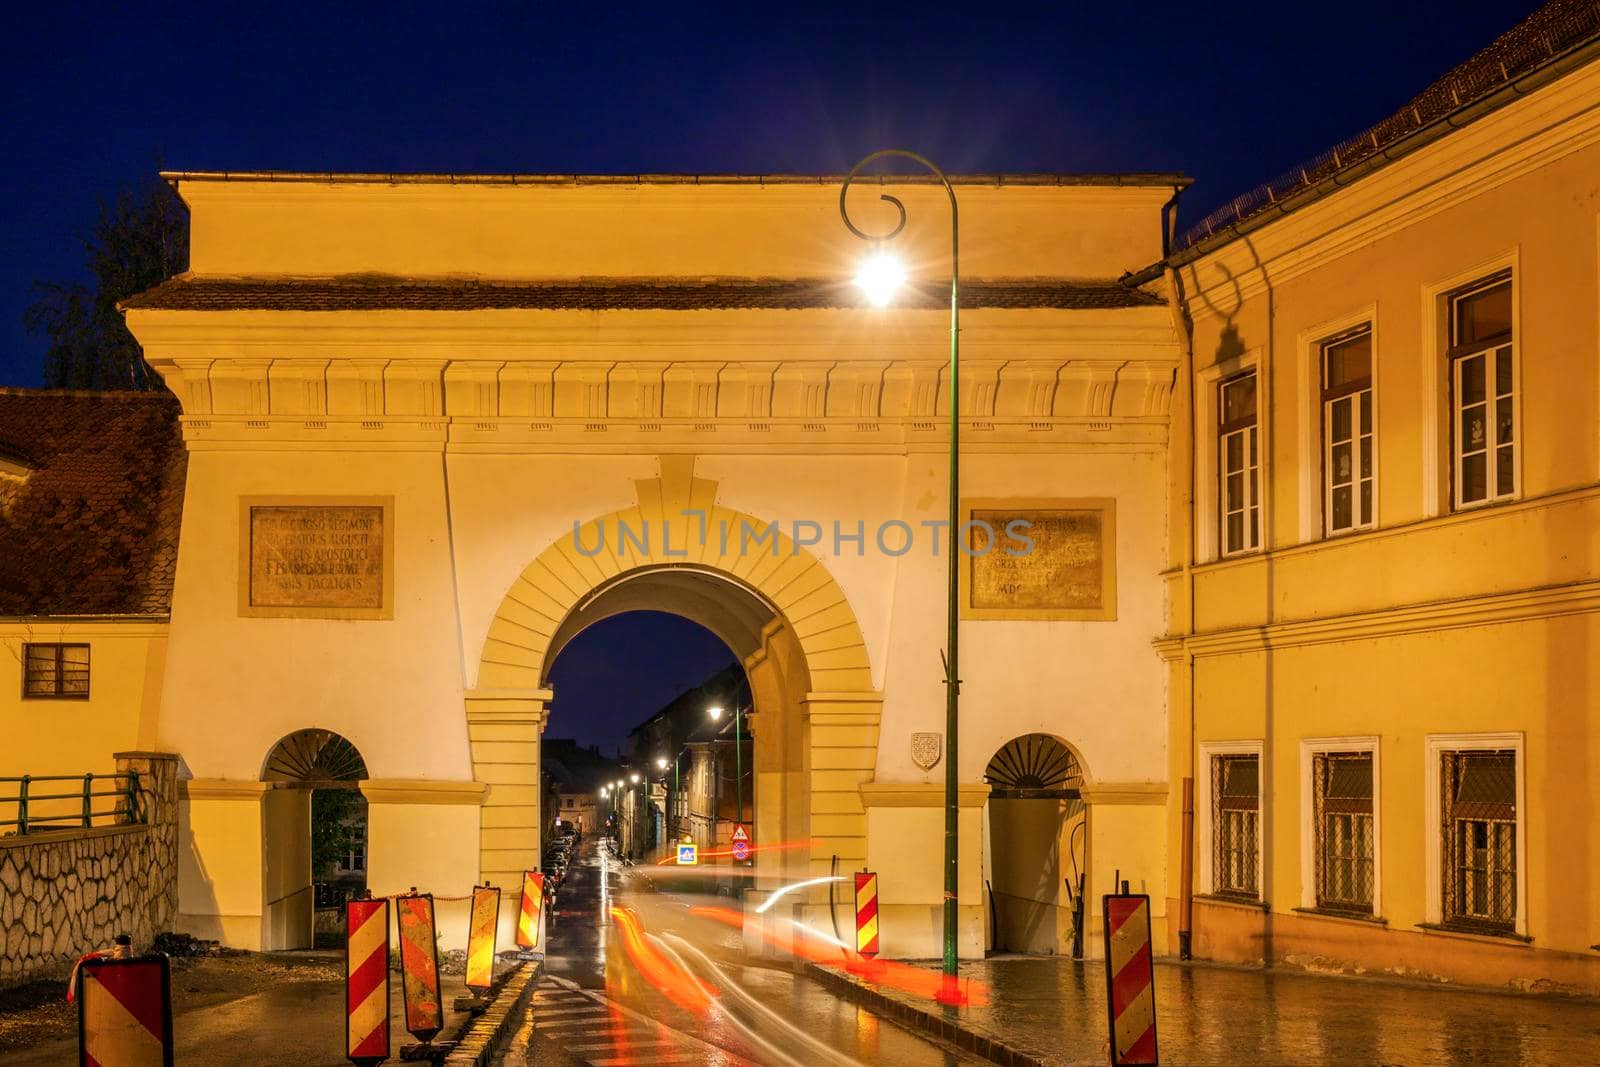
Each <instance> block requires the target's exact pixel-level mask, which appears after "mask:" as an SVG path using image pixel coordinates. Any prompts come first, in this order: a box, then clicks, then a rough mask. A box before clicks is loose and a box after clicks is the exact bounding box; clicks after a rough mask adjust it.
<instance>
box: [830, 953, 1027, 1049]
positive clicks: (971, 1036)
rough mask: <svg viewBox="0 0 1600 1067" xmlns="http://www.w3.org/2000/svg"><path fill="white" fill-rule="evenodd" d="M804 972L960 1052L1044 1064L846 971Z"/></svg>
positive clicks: (844, 995) (856, 1000)
mask: <svg viewBox="0 0 1600 1067" xmlns="http://www.w3.org/2000/svg"><path fill="white" fill-rule="evenodd" d="M805 975H806V977H807V978H810V979H812V980H813V981H815V982H816V983H817V984H818V985H821V986H823V987H824V988H826V989H828V990H830V991H832V992H833V993H835V994H837V995H839V996H843V997H845V998H847V999H849V1000H853V1001H855V1002H856V1003H858V1004H861V1005H864V1006H865V1007H868V1008H871V1009H872V1010H873V1011H874V1012H876V1013H877V1014H879V1015H886V1016H888V1017H889V1018H891V1019H894V1020H896V1021H898V1022H900V1023H904V1024H905V1025H906V1026H908V1027H910V1028H911V1029H913V1030H917V1031H920V1032H922V1033H925V1034H930V1035H932V1036H934V1037H937V1038H939V1039H941V1040H943V1041H945V1042H948V1043H949V1044H952V1045H954V1046H956V1047H957V1048H959V1049H961V1050H962V1051H963V1052H970V1053H972V1054H973V1055H974V1056H982V1057H983V1058H984V1059H986V1060H988V1061H989V1062H990V1063H999V1064H1004V1065H1005V1067H1046V1065H1045V1061H1044V1060H1043V1059H1042V1058H1041V1057H1040V1056H1038V1055H1037V1054H1035V1053H1032V1052H1028V1051H1026V1050H1025V1049H1020V1048H1016V1047H1014V1046H1012V1045H1007V1044H1005V1043H1004V1042H1001V1041H996V1040H995V1039H994V1038H992V1037H990V1036H988V1035H987V1034H981V1033H979V1032H978V1031H976V1030H973V1029H970V1028H968V1027H965V1026H962V1025H961V1023H960V1021H959V1020H957V1019H950V1018H946V1017H945V1016H944V1015H943V1014H942V1013H940V1012H938V1011H927V1010H925V1009H923V1008H918V1007H915V1006H913V1005H911V1004H907V1003H906V1002H905V1001H902V1000H896V999H895V998H894V997H891V996H887V995H885V994H883V993H880V992H879V991H878V990H876V989H874V988H872V986H870V985H867V984H866V983H865V982H858V981H856V980H855V979H854V978H851V977H850V976H849V975H847V974H840V973H839V972H838V971H835V970H831V969H829V968H827V967H819V966H817V965H816V964H815V963H807V964H806V965H805Z"/></svg>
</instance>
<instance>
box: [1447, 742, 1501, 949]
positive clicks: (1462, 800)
mask: <svg viewBox="0 0 1600 1067" xmlns="http://www.w3.org/2000/svg"><path fill="white" fill-rule="evenodd" d="M1440 758H1441V760H1442V761H1443V762H1442V763H1441V765H1440V768H1439V785H1440V791H1441V796H1440V802H1441V805H1440V813H1441V816H1442V818H1441V823H1442V825H1441V827H1440V832H1441V834H1442V836H1443V840H1442V841H1441V845H1442V855H1443V860H1444V862H1443V863H1442V864H1441V865H1440V866H1441V869H1442V872H1443V877H1442V878H1441V879H1440V886H1441V888H1442V889H1443V891H1444V901H1443V908H1442V909H1441V914H1442V916H1443V918H1444V922H1445V924H1446V925H1454V926H1460V927H1464V928H1467V929H1479V930H1483V931H1485V932H1488V933H1509V932H1511V931H1513V930H1515V928H1516V922H1517V758H1516V752H1515V751H1513V750H1510V749H1483V750H1469V751H1455V752H1443V753H1441V754H1440Z"/></svg>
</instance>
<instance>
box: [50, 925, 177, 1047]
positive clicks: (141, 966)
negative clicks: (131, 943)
mask: <svg viewBox="0 0 1600 1067" xmlns="http://www.w3.org/2000/svg"><path fill="white" fill-rule="evenodd" d="M124 951H126V949H124ZM75 983H76V984H75V986H74V992H75V994H76V999H77V1001H78V1063H79V1064H80V1065H82V1067H172V981H171V975H170V972H169V970H168V965H167V957H166V956H164V955H160V954H152V955H149V956H135V957H132V958H128V959H114V958H111V957H107V956H92V957H88V958H85V959H83V960H81V961H80V962H79V964H78V969H77V978H76V980H75Z"/></svg>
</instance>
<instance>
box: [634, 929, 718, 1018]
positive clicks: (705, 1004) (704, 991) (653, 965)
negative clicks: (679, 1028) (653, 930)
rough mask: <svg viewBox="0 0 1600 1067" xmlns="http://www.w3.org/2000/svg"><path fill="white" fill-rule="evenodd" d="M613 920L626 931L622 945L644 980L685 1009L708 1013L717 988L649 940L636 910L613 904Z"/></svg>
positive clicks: (697, 1012) (698, 1013) (701, 1013)
mask: <svg viewBox="0 0 1600 1067" xmlns="http://www.w3.org/2000/svg"><path fill="white" fill-rule="evenodd" d="M611 920H612V922H614V923H616V924H617V928H618V929H619V930H621V931H622V947H623V949H624V950H625V951H626V952H627V954H628V959H629V960H631V961H632V962H633V965H634V967H635V968H636V969H637V970H638V972H639V974H640V975H642V976H643V977H644V980H645V981H647V982H649V983H650V984H651V985H652V986H654V987H655V988H656V989H657V990H658V991H660V992H661V994H662V995H663V996H665V997H666V998H667V999H668V1000H670V1001H672V1002H673V1003H674V1004H676V1005H678V1007H680V1008H682V1009H684V1010H685V1011H689V1012H693V1013H694V1014H696V1015H705V1014H706V1013H707V1012H709V1011H710V1010H711V998H712V997H714V996H716V995H717V991H716V990H715V989H713V988H712V987H710V986H708V985H706V984H705V983H704V982H702V981H700V980H699V979H698V978H696V977H694V976H693V975H692V974H689V973H687V972H686V971H684V970H682V969H680V968H678V967H675V966H673V965H672V964H671V963H670V962H669V961H668V960H667V959H666V957H664V956H663V955H662V954H661V953H660V952H659V951H658V950H657V949H656V947H655V946H654V945H652V944H650V943H649V942H648V941H646V940H645V937H644V925H643V923H641V922H640V921H639V917H638V916H637V915H635V914H634V912H633V909H631V908H625V907H613V908H612V909H611Z"/></svg>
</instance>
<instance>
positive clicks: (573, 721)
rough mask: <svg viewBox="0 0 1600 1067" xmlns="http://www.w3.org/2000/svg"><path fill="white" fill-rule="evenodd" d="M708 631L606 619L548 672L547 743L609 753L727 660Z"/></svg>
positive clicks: (654, 615)
mask: <svg viewBox="0 0 1600 1067" xmlns="http://www.w3.org/2000/svg"><path fill="white" fill-rule="evenodd" d="M733 659H734V655H733V653H732V652H731V651H730V650H729V649H728V646H727V645H725V644H723V643H722V641H721V640H720V639H719V638H717V637H715V636H714V635H713V634H712V633H711V631H710V630H707V629H705V628H704V627H703V626H701V625H699V624H698V623H693V622H690V621H689V620H688V619H682V618H679V617H678V616H676V615H666V614H663V613H662V612H659V611H630V612H628V613H626V614H623V615H613V616H612V617H611V618H609V619H604V620H602V621H600V622H597V623H595V624H594V625H593V626H591V627H589V628H588V629H587V630H584V631H583V632H582V633H580V634H579V635H578V636H577V637H575V638H573V639H572V640H571V641H570V642H568V644H567V646H566V647H565V648H563V649H562V650H561V654H560V655H559V656H557V657H556V661H555V663H554V664H552V665H551V667H550V688H551V690H552V691H554V693H555V700H554V701H552V702H551V705H550V725H549V726H548V727H546V730H545V734H546V736H547V737H576V738H578V739H579V740H580V741H582V742H583V743H584V744H586V745H594V744H597V745H599V746H600V751H601V754H603V755H606V756H614V755H616V751H617V750H616V746H617V745H618V744H619V743H620V742H621V741H622V740H623V738H625V737H626V736H627V735H628V731H629V730H632V729H633V728H634V727H635V726H637V725H639V724H640V723H641V722H643V721H644V720H646V719H648V718H649V717H650V716H651V715H654V714H655V713H656V712H658V711H660V710H661V709H662V708H663V707H665V706H666V705H667V704H668V703H670V702H671V701H672V699H673V698H674V697H676V696H677V695H678V694H680V693H682V692H683V691H684V690H685V689H692V688H694V687H695V686H697V685H699V684H700V683H701V682H703V681H705V680H706V679H707V678H709V677H711V676H712V675H713V674H715V673H717V672H718V671H720V670H721V669H722V668H724V667H726V666H727V665H728V664H729V663H731V662H733Z"/></svg>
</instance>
